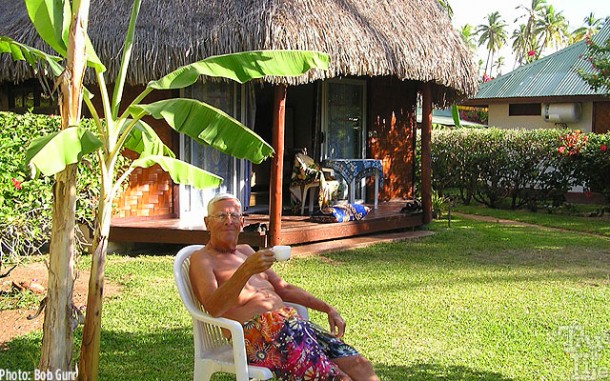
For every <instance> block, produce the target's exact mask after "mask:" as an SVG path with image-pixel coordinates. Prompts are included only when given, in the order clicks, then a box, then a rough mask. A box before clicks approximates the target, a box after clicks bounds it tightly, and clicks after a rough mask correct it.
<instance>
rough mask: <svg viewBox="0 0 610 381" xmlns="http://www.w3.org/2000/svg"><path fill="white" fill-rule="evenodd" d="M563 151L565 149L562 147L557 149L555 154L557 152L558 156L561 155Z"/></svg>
mask: <svg viewBox="0 0 610 381" xmlns="http://www.w3.org/2000/svg"><path fill="white" fill-rule="evenodd" d="M565 151H566V147H564V146H561V147H559V148H557V152H559V154H560V155H563V154H564V152H565Z"/></svg>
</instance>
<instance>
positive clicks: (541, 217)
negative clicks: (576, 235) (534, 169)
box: [454, 204, 610, 237]
mask: <svg viewBox="0 0 610 381" xmlns="http://www.w3.org/2000/svg"><path fill="white" fill-rule="evenodd" d="M575 209H576V207H575ZM581 209H583V210H582V211H578V210H575V211H574V212H572V213H571V211H564V210H558V211H555V212H553V213H549V212H548V211H546V210H542V209H541V210H540V211H538V212H531V211H529V210H525V209H519V210H509V209H491V208H488V207H485V206H481V205H475V204H472V205H458V206H456V207H455V208H454V211H457V212H462V213H468V214H474V215H480V216H490V217H496V218H502V219H509V220H514V221H520V222H526V223H531V224H536V225H540V226H546V227H552V228H558V229H565V230H571V231H575V232H581V233H590V234H599V235H603V236H606V237H610V218H609V216H608V213H605V214H604V215H603V216H601V217H587V216H584V215H583V214H585V210H589V211H591V212H593V211H596V210H600V209H603V206H595V207H589V208H586V207H581Z"/></svg>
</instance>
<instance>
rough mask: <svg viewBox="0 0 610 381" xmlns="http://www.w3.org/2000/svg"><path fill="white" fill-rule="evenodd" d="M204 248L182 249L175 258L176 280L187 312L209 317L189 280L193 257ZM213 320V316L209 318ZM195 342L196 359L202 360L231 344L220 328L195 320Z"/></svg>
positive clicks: (195, 246) (191, 247) (194, 246)
mask: <svg viewBox="0 0 610 381" xmlns="http://www.w3.org/2000/svg"><path fill="white" fill-rule="evenodd" d="M201 248H203V245H190V246H186V247H184V248H182V249H181V250H180V251H179V252H178V254H176V257H175V258H174V279H175V280H176V285H177V287H178V293H179V294H180V299H182V303H183V304H184V306H185V307H186V309H187V311H188V312H189V313H191V314H193V313H199V314H201V313H203V314H205V315H207V316H209V315H208V314H207V313H206V312H205V310H204V309H203V306H201V303H199V300H197V297H195V294H194V293H193V288H192V286H191V280H190V278H189V265H190V258H191V255H192V254H193V253H194V252H196V251H197V250H200V249H201ZM209 317H210V318H212V317H211V316H209ZM193 340H194V344H195V358H202V357H205V356H206V353H211V352H213V351H214V350H215V349H216V348H219V347H223V346H225V345H226V344H228V343H229V340H228V339H227V338H225V337H224V335H223V334H222V331H221V329H220V328H219V327H218V326H214V325H211V324H206V323H204V322H202V321H200V320H197V319H194V318H193Z"/></svg>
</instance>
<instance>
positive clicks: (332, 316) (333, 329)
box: [328, 307, 345, 338]
mask: <svg viewBox="0 0 610 381" xmlns="http://www.w3.org/2000/svg"><path fill="white" fill-rule="evenodd" d="M328 324H329V325H330V333H331V334H333V335H335V336H336V337H339V338H341V337H343V334H344V333H345V320H343V318H342V317H341V315H339V312H337V310H336V309H334V308H332V307H331V308H330V311H328Z"/></svg>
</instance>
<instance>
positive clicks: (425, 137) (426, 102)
mask: <svg viewBox="0 0 610 381" xmlns="http://www.w3.org/2000/svg"><path fill="white" fill-rule="evenodd" d="M431 140H432V84H431V83H430V82H426V83H424V86H423V89H422V113H421V201H422V208H423V210H424V218H423V222H424V224H429V223H430V222H432V150H431V148H430V142H431Z"/></svg>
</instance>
